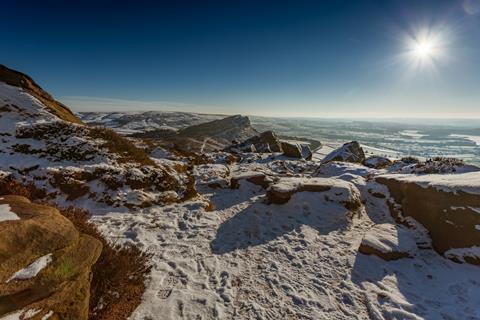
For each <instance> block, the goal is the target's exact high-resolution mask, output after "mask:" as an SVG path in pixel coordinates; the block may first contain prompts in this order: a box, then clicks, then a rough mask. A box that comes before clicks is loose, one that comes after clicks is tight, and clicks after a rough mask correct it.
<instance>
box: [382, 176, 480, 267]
mask: <svg viewBox="0 0 480 320" xmlns="http://www.w3.org/2000/svg"><path fill="white" fill-rule="evenodd" d="M376 181H377V182H379V183H382V184H384V185H386V186H387V187H388V189H389V191H390V194H391V196H392V197H393V199H394V200H395V202H396V203H398V204H399V205H401V212H402V213H403V216H410V217H413V218H414V219H415V220H417V221H418V222H420V223H421V224H422V225H423V226H425V228H426V229H427V230H428V231H429V233H430V236H431V238H432V245H433V247H434V248H435V250H436V251H438V252H439V253H441V254H445V253H446V252H447V251H449V250H451V249H458V248H472V247H476V246H480V227H479V226H480V191H479V190H480V173H478V172H472V173H464V174H448V175H433V174H432V175H422V176H418V175H410V174H405V175H400V174H397V175H394V174H391V175H384V176H380V177H377V178H376ZM464 260H465V261H467V262H470V263H475V264H480V257H476V256H471V255H470V256H467V257H465V259H464Z"/></svg>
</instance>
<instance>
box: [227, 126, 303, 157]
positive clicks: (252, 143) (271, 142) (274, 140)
mask: <svg viewBox="0 0 480 320" xmlns="http://www.w3.org/2000/svg"><path fill="white" fill-rule="evenodd" d="M225 151H229V152H257V153H272V152H283V154H284V155H285V156H287V157H291V158H297V159H307V160H311V158H312V151H311V150H310V147H309V146H308V145H307V144H299V143H295V142H289V141H281V140H280V139H279V138H278V137H277V135H276V134H275V133H274V132H273V131H265V132H262V133H261V134H259V135H257V136H254V137H252V138H250V139H247V140H245V141H243V142H241V143H236V144H233V145H231V146H230V147H228V148H226V149H225Z"/></svg>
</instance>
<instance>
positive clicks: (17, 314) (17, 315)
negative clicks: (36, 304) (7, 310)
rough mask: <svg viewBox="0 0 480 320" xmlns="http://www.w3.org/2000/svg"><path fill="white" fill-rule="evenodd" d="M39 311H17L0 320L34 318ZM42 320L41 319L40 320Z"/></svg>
mask: <svg viewBox="0 0 480 320" xmlns="http://www.w3.org/2000/svg"><path fill="white" fill-rule="evenodd" d="M40 311H42V310H41V309H38V310H37V309H29V310H27V311H24V310H19V311H16V312H14V313H11V314H9V315H7V316H4V317H1V318H0V320H25V319H30V318H32V317H34V316H35V315H36V314H37V313H39V312H40ZM42 320H43V318H42Z"/></svg>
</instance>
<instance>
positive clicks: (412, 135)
mask: <svg viewBox="0 0 480 320" xmlns="http://www.w3.org/2000/svg"><path fill="white" fill-rule="evenodd" d="M399 134H400V135H402V136H406V137H410V138H413V139H421V138H423V137H426V136H427V135H425V134H422V133H420V131H418V130H403V131H400V132H399Z"/></svg>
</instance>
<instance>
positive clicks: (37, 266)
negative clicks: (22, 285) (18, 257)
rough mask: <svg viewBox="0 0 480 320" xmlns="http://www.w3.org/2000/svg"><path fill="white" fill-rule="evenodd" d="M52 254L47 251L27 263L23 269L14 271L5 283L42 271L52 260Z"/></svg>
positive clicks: (31, 276)
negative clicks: (45, 253)
mask: <svg viewBox="0 0 480 320" xmlns="http://www.w3.org/2000/svg"><path fill="white" fill-rule="evenodd" d="M52 256H53V255H52V254H51V253H49V254H47V255H44V256H42V257H40V258H38V259H37V260H35V261H34V262H32V263H31V264H29V265H28V266H27V267H25V268H24V269H21V270H19V271H17V272H15V273H14V274H13V275H12V276H11V277H10V279H8V280H7V283H8V282H10V281H12V280H28V279H31V278H33V277H35V276H36V275H37V274H38V273H39V272H40V271H42V270H43V269H44V268H45V267H46V266H47V265H48V264H49V263H50V262H52Z"/></svg>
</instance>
